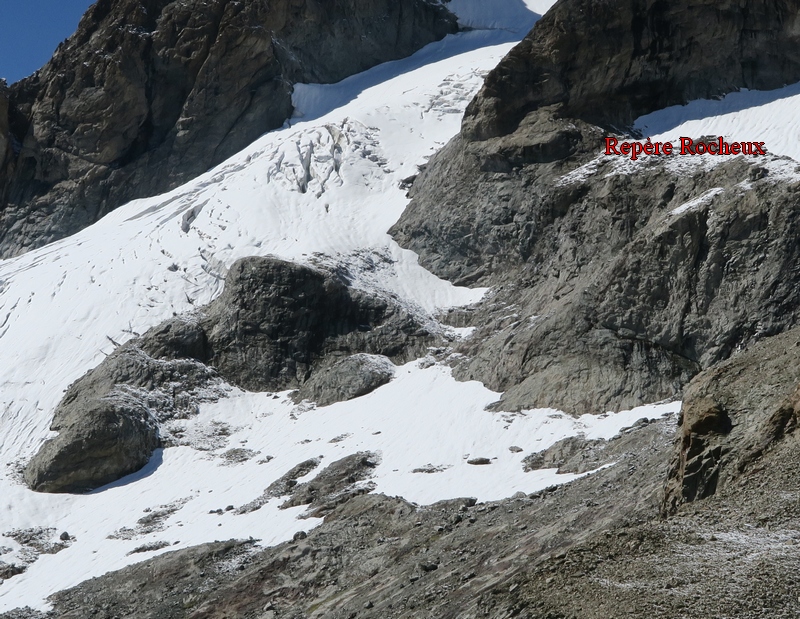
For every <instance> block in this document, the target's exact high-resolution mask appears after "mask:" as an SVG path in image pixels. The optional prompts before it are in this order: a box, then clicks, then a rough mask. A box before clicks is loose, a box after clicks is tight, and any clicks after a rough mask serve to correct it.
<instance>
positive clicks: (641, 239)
mask: <svg viewBox="0 0 800 619" xmlns="http://www.w3.org/2000/svg"><path fill="white" fill-rule="evenodd" d="M447 148H448V150H449V152H450V153H453V151H454V150H456V149H458V148H462V150H461V152H460V153H459V155H457V156H456V161H458V163H456V164H453V160H452V159H450V160H447V159H440V160H437V161H436V162H434V163H433V164H431V166H430V168H429V169H428V170H426V171H425V172H424V173H423V175H421V177H420V179H419V180H418V181H417V184H416V185H415V187H414V189H413V195H414V201H413V202H412V204H411V205H410V206H409V208H408V209H407V211H406V213H405V214H404V215H403V218H402V219H401V221H400V222H399V223H398V225H397V226H395V228H394V229H393V233H394V234H395V236H396V238H398V239H399V240H400V241H401V242H402V244H404V245H405V246H407V247H410V248H411V249H413V250H414V251H417V252H418V253H419V254H420V255H421V256H422V262H423V263H424V264H425V266H426V267H428V268H430V269H431V270H433V271H434V272H436V273H437V274H439V275H440V276H443V277H446V278H449V279H452V280H455V281H460V282H478V283H482V284H490V285H494V286H495V287H496V289H495V292H494V293H493V296H492V297H491V298H490V299H489V300H488V301H486V302H484V303H483V304H481V305H479V306H478V307H477V308H476V309H475V310H474V312H473V313H472V315H471V317H470V318H469V320H470V321H471V324H473V325H475V326H476V327H478V330H477V331H476V332H475V334H474V336H473V337H472V338H470V340H468V341H467V342H466V343H465V344H463V345H462V346H461V351H462V352H464V353H465V354H467V355H468V356H469V359H468V360H467V361H465V362H463V363H461V364H460V365H459V366H458V367H457V368H456V370H455V374H456V376H458V377H461V378H466V379H476V380H481V381H483V382H484V383H486V384H487V385H488V386H489V387H490V388H492V389H496V390H498V391H505V392H506V393H505V395H504V397H503V400H502V401H501V403H500V405H499V406H500V407H501V408H505V409H507V410H508V409H511V410H519V409H524V408H533V407H536V406H552V407H555V408H561V409H564V410H568V411H573V412H579V413H584V412H602V411H605V410H609V409H617V410H618V409H621V408H628V407H631V406H635V405H638V404H642V403H645V402H653V401H659V400H662V399H665V398H670V397H674V396H676V395H679V394H680V392H681V389H682V386H683V385H685V384H686V383H687V382H688V381H689V380H690V379H691V378H692V377H693V376H694V375H695V374H696V373H697V372H699V371H700V370H702V369H704V368H707V367H710V366H712V365H713V364H715V363H717V362H719V361H721V360H723V359H726V358H727V357H728V356H730V355H731V354H732V353H733V352H734V351H735V350H737V348H738V347H740V346H743V345H746V344H747V343H748V342H751V341H755V340H757V339H759V338H762V337H765V336H769V335H773V334H776V333H780V332H781V331H783V330H785V329H787V328H790V327H792V326H794V325H795V324H797V321H798V318H799V317H800V314H798V308H800V295H798V286H797V279H796V274H797V273H800V248H799V247H798V245H797V243H796V242H795V241H794V239H796V238H797V235H798V234H800V210H798V208H797V197H796V196H797V189H798V188H797V185H796V184H795V183H794V182H789V183H787V182H784V181H781V180H780V179H771V178H770V177H769V174H768V173H767V171H766V168H764V167H763V166H762V165H761V164H754V163H748V162H746V161H744V160H743V159H739V160H734V161H731V162H729V163H725V164H723V165H719V166H717V167H714V168H711V169H708V170H706V169H703V168H700V167H699V166H698V167H697V168H689V169H681V170H675V169H672V168H670V167H669V166H668V165H665V164H664V163H663V162H656V163H644V162H642V164H641V165H638V166H637V167H636V170H635V173H631V172H628V171H625V169H618V168H617V167H616V165H617V162H615V161H612V160H610V159H607V160H599V161H598V162H596V163H595V164H592V165H593V166H595V167H594V168H593V169H592V171H591V173H590V174H586V175H577V174H576V175H574V177H572V178H570V177H568V176H565V174H566V173H568V172H569V170H570V164H569V163H559V162H555V163H551V164H536V165H528V166H525V167H523V168H521V169H519V170H516V171H513V172H508V173H492V174H486V173H482V172H481V171H480V169H479V167H478V166H479V163H480V161H481V159H480V154H481V152H482V151H479V150H477V149H479V148H480V144H478V145H475V144H471V145H464V143H463V142H461V143H453V144H450V145H449V146H448V147H447ZM458 157H460V159H458ZM572 165H575V164H574V163H573V164H572ZM459 166H460V167H459ZM453 168H455V170H454V169H453ZM759 177H762V178H759ZM748 178H753V179H758V180H754V181H753V182H752V184H750V185H749V187H748V188H747V189H743V188H742V187H741V185H740V183H741V181H742V180H743V179H748ZM462 180H463V181H464V183H465V187H464V188H459V187H458V185H459V182H460V181H462ZM693 199H699V201H698V202H697V203H695V205H694V206H692V203H691V201H692V200H693ZM459 202H460V204H458V203H459ZM687 204H689V207H686V208H684V209H683V210H681V209H682V207H684V206H685V205H687ZM674 211H677V212H674ZM509 306H513V309H509Z"/></svg>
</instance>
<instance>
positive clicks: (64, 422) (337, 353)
mask: <svg viewBox="0 0 800 619" xmlns="http://www.w3.org/2000/svg"><path fill="white" fill-rule="evenodd" d="M433 341H434V339H433V336H432V335H430V334H429V333H427V332H426V331H425V330H424V329H423V328H421V326H420V325H419V323H418V322H417V321H416V320H415V319H414V318H413V317H412V316H410V315H409V314H407V313H406V312H405V311H403V310H402V309H400V308H399V307H397V306H395V305H393V304H392V303H390V302H388V301H386V300H383V299H379V298H376V297H373V296H370V295H368V294H366V293H364V292H360V291H357V290H354V289H352V288H349V287H348V286H346V285H345V284H344V283H342V282H340V281H338V280H337V279H336V278H334V277H333V276H331V275H327V274H325V273H323V272H321V271H317V270H315V269H312V268H309V267H304V266H300V265H296V264H293V263H289V262H284V261H281V260H277V259H274V258H245V259H242V260H239V261H237V262H236V263H234V265H233V266H232V267H231V269H230V271H229V273H228V276H227V279H226V281H225V289H224V291H223V293H222V294H221V295H220V296H219V297H218V298H217V299H216V300H215V301H214V302H212V303H211V304H210V305H209V306H207V307H206V308H204V309H203V310H201V311H200V312H199V314H198V315H197V316H193V317H179V318H174V319H171V320H168V321H166V322H164V323H163V324H161V325H158V326H157V327H154V328H153V329H150V330H149V331H148V332H147V333H145V334H144V335H143V336H142V337H140V338H137V339H134V340H132V341H131V342H128V343H127V344H125V345H124V346H122V347H121V348H120V349H118V350H117V351H115V352H114V353H113V354H112V355H110V356H109V357H108V358H107V359H106V360H105V361H103V363H101V364H100V365H99V366H98V367H97V368H95V369H94V370H92V371H90V372H89V373H88V374H86V375H85V376H83V377H82V378H81V379H79V380H78V381H76V382H75V383H74V384H73V385H71V386H70V388H69V390H68V391H67V393H66V395H65V396H64V398H63V400H62V401H61V403H60V404H59V406H58V408H57V409H56V412H55V418H54V421H53V425H52V426H51V429H52V430H55V431H58V432H59V434H58V436H57V437H55V438H53V439H50V440H49V441H47V442H46V443H45V444H44V445H43V446H42V448H41V449H40V450H39V452H38V453H37V454H36V456H35V457H34V458H33V459H32V460H31V462H30V463H29V464H28V466H27V467H26V469H25V475H24V477H25V481H26V483H27V484H28V485H29V486H30V487H31V488H32V489H34V490H38V491H42V492H79V491H85V490H90V489H93V488H97V487H99V486H102V485H105V484H107V483H110V482H112V481H115V480H117V479H119V478H120V477H123V476H124V475H127V474H129V473H133V472H135V471H137V470H139V469H140V468H141V467H143V466H144V465H145V464H146V463H147V462H148V460H149V459H150V457H151V455H152V453H153V451H154V450H155V449H156V447H158V446H159V445H160V443H161V437H160V434H159V424H160V423H162V422H164V421H166V420H168V419H170V418H173V417H175V416H176V415H178V414H182V415H185V414H191V413H192V412H193V411H194V410H195V407H196V405H197V403H198V402H200V401H203V400H204V399H215V398H217V397H219V395H220V391H219V389H215V387H217V386H219V383H220V377H221V378H223V379H225V380H226V381H228V382H230V383H233V384H235V385H237V386H240V387H242V388H244V389H250V390H254V391H267V390H273V391H278V390H281V389H286V388H291V387H298V386H300V385H302V384H303V383H304V382H306V381H307V380H308V379H309V378H310V377H314V372H315V371H316V370H318V369H319V370H320V371H321V372H323V374H322V375H323V379H322V380H321V381H319V382H318V383H315V384H316V387H315V388H314V389H313V390H312V391H313V393H321V394H322V396H323V397H328V395H330V394H334V395H333V396H331V397H340V396H342V394H344V395H347V394H350V395H352V397H356V395H354V394H360V391H361V390H363V389H365V388H368V386H369V384H372V385H375V386H377V383H375V381H376V380H384V379H386V380H388V379H390V378H391V375H389V376H388V377H387V375H386V374H387V372H388V366H392V367H394V366H393V364H392V362H391V361H390V360H389V359H388V357H390V356H391V357H393V358H395V359H397V360H408V359H410V358H414V357H416V356H418V355H419V354H420V353H421V352H422V351H423V350H425V348H426V346H427V344H429V343H432V342H433ZM352 353H370V354H367V355H363V356H360V355H356V356H350V357H349V358H348V360H345V361H343V362H342V363H343V364H344V365H341V364H340V366H339V369H338V370H337V369H335V368H337V366H334V368H331V372H328V373H325V372H324V370H325V369H327V368H328V366H330V365H331V364H333V363H335V361H336V360H337V358H340V357H341V356H342V355H352ZM379 355H381V356H379ZM382 355H386V356H382ZM353 364H355V366H357V367H358V368H360V369H362V370H364V372H365V374H361V375H352V376H343V375H342V372H345V373H346V372H347V371H349V370H351V369H353V367H355V366H354V365H353ZM337 376H338V377H339V378H340V380H339V381H335V380H334V379H333V377H337ZM384 382H385V381H384ZM334 383H336V384H334ZM367 383H369V384H367ZM373 388H374V387H373ZM318 389H321V390H322V391H317V390H318ZM326 394H328V395H326Z"/></svg>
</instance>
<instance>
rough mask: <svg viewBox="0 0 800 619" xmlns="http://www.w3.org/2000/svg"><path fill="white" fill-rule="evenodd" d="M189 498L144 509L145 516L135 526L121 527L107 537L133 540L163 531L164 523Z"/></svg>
mask: <svg viewBox="0 0 800 619" xmlns="http://www.w3.org/2000/svg"><path fill="white" fill-rule="evenodd" d="M190 500H191V498H184V499H180V500H178V501H173V502H172V503H167V504H165V505H159V506H157V507H153V508H150V507H148V508H147V509H145V510H144V511H145V514H144V516H142V517H141V518H139V519H138V520H137V521H136V525H135V526H134V527H133V528H131V527H122V528H121V529H118V530H117V531H114V533H112V534H111V535H109V538H110V539H134V538H137V537H143V536H145V535H150V534H152V533H157V532H159V531H163V530H164V529H165V528H166V526H165V524H164V523H165V522H166V521H167V519H168V518H169V517H170V516H172V515H173V514H175V513H177V512H178V511H179V510H180V509H181V507H183V506H184V505H186V503H188V502H189V501H190Z"/></svg>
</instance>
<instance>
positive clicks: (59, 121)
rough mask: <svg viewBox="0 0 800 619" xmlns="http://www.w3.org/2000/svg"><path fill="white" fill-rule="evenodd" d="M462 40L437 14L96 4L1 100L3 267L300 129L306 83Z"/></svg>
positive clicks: (157, 0)
mask: <svg viewBox="0 0 800 619" xmlns="http://www.w3.org/2000/svg"><path fill="white" fill-rule="evenodd" d="M456 30H457V24H456V20H455V17H454V16H453V15H451V14H450V13H449V12H448V11H447V10H446V9H445V8H444V7H443V6H442V5H440V4H439V3H437V2H429V1H427V0H377V1H373V2H365V1H364V0H345V1H343V2H336V3H333V4H328V3H319V2H309V1H307V0H301V1H300V2H294V1H290V0H280V1H277V2H273V1H270V2H267V1H266V0H257V1H251V2H235V1H233V0H213V1H212V2H204V1H203V2H201V1H200V0H191V1H189V2H185V1H181V2H178V1H176V0H147V1H146V2H139V1H138V0H115V1H112V0H104V1H103V2H100V3H97V4H95V5H93V6H92V7H90V8H89V10H88V11H87V13H86V15H85V16H84V18H83V19H82V20H81V22H80V25H79V26H78V30H77V32H76V33H75V34H74V35H73V36H72V37H70V38H69V39H67V41H65V42H64V43H63V44H61V45H60V46H59V48H58V49H57V50H56V52H55V54H54V56H53V58H52V59H51V60H50V62H48V63H47V65H45V66H44V67H43V68H42V69H41V70H40V71H38V72H37V73H35V74H34V75H32V76H31V77H29V78H27V79H24V80H22V81H21V82H18V83H16V84H14V85H12V86H11V88H10V90H9V91H6V89H5V88H3V89H0V239H2V241H0V257H9V256H12V255H15V254H19V253H21V252H23V251H26V250H29V249H32V248H34V247H39V246H42V245H45V244H46V243H49V242H52V241H54V240H57V239H59V238H63V237H65V236H68V235H70V234H73V233H75V232H77V231H79V230H81V229H82V228H84V227H86V226H87V225H90V224H92V223H93V222H94V221H96V220H97V219H99V218H100V217H102V216H103V215H105V214H106V213H108V212H109V211H111V210H113V209H114V208H116V207H117V206H119V205H120V204H124V203H125V202H128V201H129V200H131V199H134V198H140V197H144V196H148V195H156V194H159V193H162V192H165V191H167V190H169V189H172V188H174V187H177V186H178V185H180V184H183V183H185V182H186V181H188V180H189V179H191V178H193V177H195V176H197V175H198V174H201V173H203V172H205V171H206V170H208V169H209V168H211V167H213V166H214V165H216V164H218V163H220V162H222V161H223V160H225V159H226V158H228V157H229V156H231V155H232V154H234V153H236V152H238V151H240V150H241V149H242V148H244V147H245V146H246V145H248V144H249V143H250V142H252V141H253V140H255V139H256V138H258V137H259V136H260V135H262V134H263V133H265V132H266V131H269V130H271V129H275V128H278V127H280V126H281V125H283V123H284V122H285V121H286V119H288V118H289V117H291V115H292V112H293V108H292V101H291V96H292V88H293V85H294V84H295V83H297V82H303V83H321V82H324V83H334V82H338V81H340V80H342V79H344V78H345V77H347V76H349V75H353V74H355V73H358V72H360V71H363V70H365V69H367V68H369V67H372V66H375V65H377V64H380V63H382V62H386V61H389V60H395V59H398V58H402V57H406V56H409V55H411V54H412V53H413V52H415V51H417V50H418V49H420V48H422V47H423V46H425V45H426V44H428V43H430V42H432V41H435V40H438V39H441V38H443V37H444V36H445V35H447V34H450V33H453V32H455V31H456ZM9 135H10V136H11V141H15V142H16V143H18V144H19V145H20V148H18V149H12V153H13V156H9V148H10V147H9V146H8V144H7V136H9Z"/></svg>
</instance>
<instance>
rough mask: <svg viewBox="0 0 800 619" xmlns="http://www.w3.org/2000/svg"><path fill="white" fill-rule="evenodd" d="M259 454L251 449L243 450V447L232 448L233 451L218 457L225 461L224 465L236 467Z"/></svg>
mask: <svg viewBox="0 0 800 619" xmlns="http://www.w3.org/2000/svg"><path fill="white" fill-rule="evenodd" d="M259 453H261V452H259V451H253V450H252V449H244V448H243V447H234V448H233V449H229V450H227V451H226V452H224V453H223V454H222V455H221V456H220V457H221V458H222V459H223V460H225V463H226V464H228V465H236V464H242V463H243V462H247V461H248V460H250V459H252V458H255V457H256V456H257V455H258V454H259Z"/></svg>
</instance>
